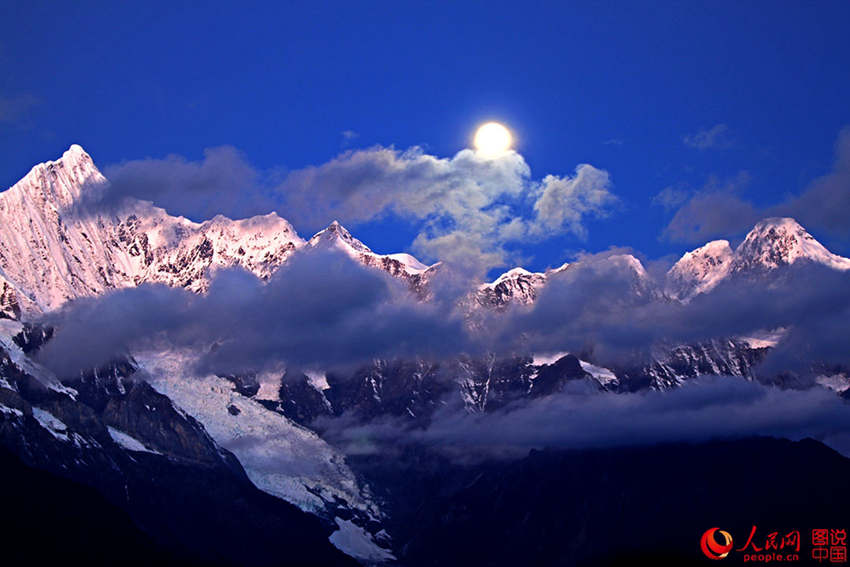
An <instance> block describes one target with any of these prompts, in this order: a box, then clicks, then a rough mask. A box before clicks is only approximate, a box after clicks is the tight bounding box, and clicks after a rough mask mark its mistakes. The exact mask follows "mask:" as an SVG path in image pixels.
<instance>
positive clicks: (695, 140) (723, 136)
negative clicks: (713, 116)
mask: <svg viewBox="0 0 850 567" xmlns="http://www.w3.org/2000/svg"><path fill="white" fill-rule="evenodd" d="M682 142H683V143H684V144H685V145H686V146H688V147H690V148H696V149H698V150H708V149H726V148H729V147H731V146H732V139H731V138H730V135H729V126H727V125H726V124H723V123H720V124H716V125H715V126H712V127H711V128H708V129H706V130H700V131H698V132H695V133H693V134H687V135H685V137H684V138H682Z"/></svg>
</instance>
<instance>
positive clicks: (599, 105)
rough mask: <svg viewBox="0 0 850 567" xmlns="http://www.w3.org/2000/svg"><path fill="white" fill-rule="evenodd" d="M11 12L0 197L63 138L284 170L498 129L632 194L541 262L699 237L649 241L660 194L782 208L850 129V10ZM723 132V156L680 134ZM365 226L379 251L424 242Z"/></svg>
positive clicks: (527, 150)
mask: <svg viewBox="0 0 850 567" xmlns="http://www.w3.org/2000/svg"><path fill="white" fill-rule="evenodd" d="M75 4H80V5H79V6H78V5H75ZM3 12H4V16H3V18H2V21H0V187H8V186H9V185H11V184H12V183H14V182H15V181H16V180H17V179H18V178H20V177H21V176H22V175H23V174H25V173H26V171H27V170H28V169H29V168H30V167H31V166H32V165H33V164H35V163H37V162H40V161H45V160H47V159H53V158H55V157H57V156H58V155H59V154H60V153H61V152H62V151H63V150H64V149H66V148H67V146H68V145H69V144H71V143H74V142H76V143H80V144H81V145H83V147H85V148H86V149H87V150H88V151H89V153H91V154H92V156H93V157H94V158H95V161H96V162H97V163H98V164H99V165H106V164H109V163H115V162H119V161H121V160H125V159H136V158H143V157H148V156H151V157H163V156H165V155H167V154H170V153H177V154H181V155H184V156H187V157H188V158H190V159H198V158H200V157H201V156H202V152H203V150H204V148H207V147H211V146H218V145H222V144H230V145H233V146H235V147H237V148H239V149H241V150H242V151H244V152H245V154H246V155H247V157H248V159H249V160H250V161H251V163H252V164H254V165H256V166H257V167H259V168H272V167H285V168H290V169H295V168H300V167H303V166H305V165H309V164H320V163H323V162H325V161H327V160H329V159H331V158H333V157H334V156H335V155H337V154H338V153H339V152H340V151H342V150H343V149H344V147H345V146H344V144H345V140H344V138H343V135H342V132H343V131H345V130H353V131H355V132H357V133H358V137H357V138H355V139H354V140H352V141H351V143H350V145H349V146H348V147H355V148H356V147H368V146H371V145H374V144H381V145H385V146H386V145H394V146H395V147H398V148H406V147H408V146H411V145H415V144H418V145H421V146H423V147H424V148H426V150H427V151H428V152H430V153H433V154H435V155H438V156H441V157H448V156H451V155H453V154H454V153H455V152H457V151H458V150H460V149H461V148H463V147H465V146H467V145H468V144H469V141H470V139H471V136H472V133H473V130H474V128H475V126H476V125H477V124H478V123H480V122H481V121H482V120H484V119H491V118H494V119H498V120H500V121H503V122H504V123H506V124H508V125H509V126H510V127H511V128H512V129H513V130H514V131H515V132H516V133H517V135H518V137H519V145H518V148H517V149H518V151H519V152H520V153H522V154H523V155H524V156H525V158H526V160H527V161H528V163H529V164H530V166H531V168H532V172H533V175H534V177H536V178H540V177H543V176H544V175H545V174H547V173H555V174H566V173H570V172H572V171H573V169H574V168H575V166H576V165H577V164H578V163H590V164H593V165H594V166H596V167H599V168H602V169H605V170H607V171H609V172H610V174H611V176H612V178H613V182H614V188H613V189H614V192H615V193H616V194H617V195H618V196H619V197H620V198H621V199H622V206H621V208H620V209H619V210H618V211H617V212H615V213H614V214H613V215H612V216H611V217H609V218H608V219H605V220H600V221H593V222H590V223H589V238H588V239H587V240H586V241H584V242H582V241H580V240H578V239H576V238H575V237H569V236H564V237H559V238H556V239H553V240H552V241H550V242H547V243H545V244H543V245H541V246H539V247H537V248H535V249H533V250H531V251H530V253H531V254H533V255H534V256H535V261H534V262H532V263H531V266H532V267H536V268H542V267H545V266H546V265H550V264H556V263H559V262H560V261H562V260H563V259H565V256H566V255H567V254H569V253H571V252H574V251H576V250H579V249H586V250H589V251H600V250H604V249H605V248H607V247H609V246H611V245H626V246H632V247H634V248H636V249H638V250H640V251H642V252H644V253H645V254H647V255H648V256H649V257H650V258H658V257H661V256H664V255H668V254H680V253H681V252H682V251H684V250H686V249H688V248H691V247H692V246H689V245H686V244H682V243H674V242H669V241H668V240H665V239H664V238H662V237H661V233H662V230H663V229H664V227H665V225H666V224H667V222H669V220H670V217H671V216H672V212H671V211H665V210H664V208H663V207H660V206H657V205H652V203H651V202H652V198H653V196H654V195H656V194H657V193H658V192H659V191H661V190H662V189H663V188H665V187H668V186H673V187H676V188H679V189H680V190H687V189H688V188H691V189H697V188H700V187H702V186H703V185H704V184H705V183H706V182H707V181H708V180H709V178H710V177H711V176H715V177H716V178H718V179H719V180H721V181H723V180H725V179H728V178H733V177H735V176H736V175H738V174H739V173H740V172H742V171H746V172H747V173H748V175H749V182H748V183H747V184H745V185H744V186H742V187H741V188H740V189H739V191H740V195H741V196H743V197H745V198H747V199H750V200H752V201H754V202H755V203H756V204H760V205H768V204H772V203H775V202H777V201H779V200H781V199H782V198H783V196H784V195H786V194H789V193H796V192H800V191H802V190H803V189H804V188H805V187H806V185H807V184H808V183H809V182H810V181H811V180H812V179H813V178H815V177H816V176H819V175H822V174H824V173H826V172H827V171H828V170H829V169H830V167H831V165H832V162H833V159H834V144H835V141H836V138H837V136H838V132H839V130H840V129H841V128H842V127H843V126H845V125H848V124H850V102H848V101H850V39H849V38H850V29H848V28H850V3H848V2H844V1H841V2H816V3H812V2H739V1H736V2H716V1H712V2H693V1H688V2H681V3H662V2H611V3H590V2H577V3H566V2H558V3H552V4H551V5H545V4H538V3H535V2H522V3H516V2H505V3H500V2H494V1H490V2H481V3H477V2H462V3H460V2H458V3H429V4H417V3H400V2H387V3H371V2H366V3H358V2H339V3H328V4H324V5H318V6H317V3H314V2H310V3H307V2H304V3H297V4H290V3H286V4H284V3H269V4H265V5H264V4H258V3H253V2H238V3H227V4H225V3H214V2H210V3H195V4H194V5H189V4H185V5H181V3H179V2H167V3H165V2H150V3H146V4H145V5H141V3H136V4H134V5H130V4H126V5H125V4H122V5H118V3H113V2H80V3H59V2H49V3H42V2H32V1H27V2H17V1H13V2H9V1H7V2H4V9H3ZM719 124H723V125H725V127H726V132H725V134H724V135H723V136H721V137H719V138H718V139H717V143H716V146H717V147H713V148H707V149H698V148H694V147H688V146H687V145H686V144H684V143H683V138H684V137H685V136H688V135H693V134H696V133H697V132H699V131H704V130H708V129H710V128H712V127H715V126H717V125H719ZM281 214H282V215H283V216H286V213H285V211H281ZM328 220H331V219H328ZM296 228H297V227H296ZM812 232H814V233H815V235H816V236H820V235H819V234H818V233H817V231H816V230H812ZM355 233H356V235H357V236H359V237H361V239H362V240H364V241H365V242H366V243H367V244H369V245H371V246H372V247H373V248H375V249H376V250H379V251H382V252H384V251H396V250H398V249H400V248H403V247H405V246H406V245H408V244H409V243H410V240H411V238H412V236H413V234H414V233H413V232H412V230H409V229H407V228H406V227H405V226H403V225H400V224H398V223H391V224H387V223H384V224H372V225H367V226H362V227H359V228H358V229H357V230H355ZM306 236H309V234H307V235H306ZM824 240H825V242H827V243H828V244H829V245H830V246H832V247H833V249H834V250H836V251H839V252H844V253H847V252H850V249H848V245H847V242H844V241H840V240H834V239H833V240H830V239H829V238H827V237H826V236H824Z"/></svg>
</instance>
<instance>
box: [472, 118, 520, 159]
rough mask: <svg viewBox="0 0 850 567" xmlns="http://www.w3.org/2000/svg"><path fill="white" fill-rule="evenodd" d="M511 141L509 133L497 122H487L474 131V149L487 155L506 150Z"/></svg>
mask: <svg viewBox="0 0 850 567" xmlns="http://www.w3.org/2000/svg"><path fill="white" fill-rule="evenodd" d="M512 141H513V139H512V137H511V133H510V132H509V131H508V129H507V128H505V127H504V126H502V125H501V124H499V123H498V122H488V123H487V124H484V125H482V126H481V127H480V128H478V131H476V132H475V149H476V150H478V152H479V153H481V154H482V155H484V156H487V157H495V156H498V155H500V154H502V153H504V152H506V151H508V150H509V149H511V142H512Z"/></svg>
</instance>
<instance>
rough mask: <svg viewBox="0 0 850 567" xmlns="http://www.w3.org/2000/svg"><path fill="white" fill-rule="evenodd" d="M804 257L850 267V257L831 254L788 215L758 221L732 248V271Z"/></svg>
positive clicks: (773, 265) (767, 267)
mask: <svg viewBox="0 0 850 567" xmlns="http://www.w3.org/2000/svg"><path fill="white" fill-rule="evenodd" d="M798 260H805V261H810V262H815V263H819V264H824V265H826V266H829V267H831V268H835V269H841V270H846V269H850V259H847V258H842V257H841V256H838V255H837V254H833V253H832V252H830V251H829V250H827V249H826V247H825V246H824V245H823V244H821V243H820V242H818V241H817V240H815V238H814V237H813V236H812V235H811V234H809V233H808V231H806V229H805V228H803V227H802V226H801V225H800V223H798V222H797V221H796V220H794V219H792V218H790V217H772V218H766V219H764V220H761V221H759V222H758V223H757V224H756V225H755V227H753V229H752V230H751V231H750V232H749V234H747V237H746V238H745V239H744V241H743V242H742V243H741V245H740V246H738V249H737V250H735V261H734V265H733V267H732V270H733V271H734V272H742V271H750V270H771V269H774V268H778V267H780V266H788V265H790V264H793V263H794V262H797V261H798Z"/></svg>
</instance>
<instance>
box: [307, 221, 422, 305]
mask: <svg viewBox="0 0 850 567" xmlns="http://www.w3.org/2000/svg"><path fill="white" fill-rule="evenodd" d="M311 249H312V250H327V249H333V250H339V251H341V252H343V253H345V254H346V255H348V256H349V257H350V258H352V259H354V260H356V261H358V262H360V263H361V264H363V265H365V266H369V267H371V268H377V269H380V270H383V271H385V272H387V273H388V274H390V275H391V276H393V277H395V278H399V279H402V280H404V281H406V282H407V284H408V285H409V286H410V289H411V290H412V291H414V292H415V293H417V294H419V295H420V296H422V297H424V294H425V286H426V285H427V282H428V279H429V277H430V276H431V275H432V274H433V272H434V270H435V269H436V268H437V265H436V264H435V265H433V266H426V265H425V264H423V263H422V262H420V261H419V260H417V259H416V258H414V257H413V256H411V255H410V254H405V253H399V254H376V253H375V252H373V251H372V250H371V249H370V248H369V247H368V246H366V245H365V244H363V243H362V242H361V241H359V240H358V239H356V238H354V237H353V236H352V235H351V233H350V232H348V230H347V229H346V228H345V227H344V226H342V225H341V224H340V223H339V222H338V221H333V222H332V223H331V224H330V225H328V227H327V228H325V229H324V230H321V231H319V232H317V233H316V234H315V235H314V236H313V237H312V238H311V239H310V240H308V241H307V244H306V246H305V250H308V251H309V250H311Z"/></svg>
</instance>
